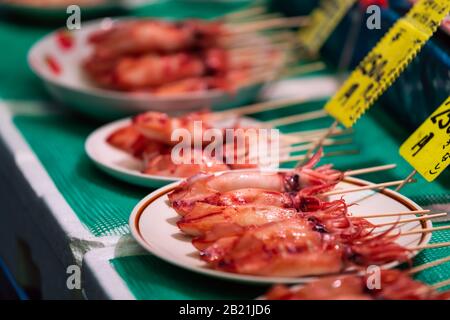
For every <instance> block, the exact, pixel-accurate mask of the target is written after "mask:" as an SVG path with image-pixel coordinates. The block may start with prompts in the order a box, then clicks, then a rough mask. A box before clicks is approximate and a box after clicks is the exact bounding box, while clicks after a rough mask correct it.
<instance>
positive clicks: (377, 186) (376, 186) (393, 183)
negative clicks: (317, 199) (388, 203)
mask: <svg viewBox="0 0 450 320" xmlns="http://www.w3.org/2000/svg"><path fill="white" fill-rule="evenodd" d="M410 182H415V180H414V181H408V183H410ZM402 183H403V180H398V181H391V182H384V183H378V184H373V185H368V186H363V187H357V188H350V189H344V190H333V191H329V192H325V193H322V196H332V195H336V194H345V193H351V192H358V191H364V190H371V189H382V188H386V187H392V186H398V185H400V184H402Z"/></svg>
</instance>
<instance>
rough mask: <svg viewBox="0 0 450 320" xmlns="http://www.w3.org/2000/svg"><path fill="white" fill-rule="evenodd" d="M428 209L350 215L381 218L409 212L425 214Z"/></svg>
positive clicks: (408, 213)
mask: <svg viewBox="0 0 450 320" xmlns="http://www.w3.org/2000/svg"><path fill="white" fill-rule="evenodd" d="M429 212H430V210H415V211H403V212H391V213H373V214H365V215H362V216H360V215H357V216H354V215H352V216H351V218H363V219H368V218H382V217H397V216H398V217H400V216H407V215H411V214H426V213H429Z"/></svg>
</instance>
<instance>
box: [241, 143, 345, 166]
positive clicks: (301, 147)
mask: <svg viewBox="0 0 450 320" xmlns="http://www.w3.org/2000/svg"><path fill="white" fill-rule="evenodd" d="M352 142H353V139H342V140H329V141H326V142H325V144H324V145H326V146H338V145H346V144H350V143H352ZM309 147H310V145H309V144H301V145H298V146H287V147H282V148H280V149H279V153H292V152H298V151H305V150H308V148H309ZM244 149H245V148H244ZM245 151H246V150H242V152H240V153H239V151H238V154H237V156H238V157H245V156H246V152H245ZM258 159H259V156H258V155H256V157H252V158H250V159H248V160H247V161H249V162H252V163H253V162H257V161H258Z"/></svg>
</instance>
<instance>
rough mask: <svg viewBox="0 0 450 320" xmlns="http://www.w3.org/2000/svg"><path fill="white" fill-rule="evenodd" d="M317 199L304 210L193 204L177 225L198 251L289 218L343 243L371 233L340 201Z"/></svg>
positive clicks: (364, 223)
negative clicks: (314, 204)
mask: <svg viewBox="0 0 450 320" xmlns="http://www.w3.org/2000/svg"><path fill="white" fill-rule="evenodd" d="M308 201H311V200H310V199H309V200H308ZM317 201H320V200H319V199H317ZM320 202H321V205H320V206H315V209H314V210H308V211H300V210H298V208H294V207H285V208H282V207H276V206H273V205H272V206H266V205H264V206H262V207H261V206H258V205H244V206H242V205H239V206H236V205H234V206H231V207H219V206H214V205H210V204H205V203H197V204H196V205H195V206H194V208H193V209H192V210H191V211H190V212H189V213H187V214H186V215H185V216H184V217H183V218H182V219H181V220H179V222H178V227H179V228H180V229H181V230H182V231H183V232H185V233H188V234H190V235H194V236H197V237H196V238H194V239H193V241H192V243H193V245H194V246H195V247H196V248H197V249H199V250H204V249H206V248H207V247H208V246H209V245H211V244H213V243H214V242H216V241H218V240H219V239H220V238H221V237H230V236H240V235H242V234H243V232H244V231H245V230H246V229H249V228H253V227H258V226H261V225H264V224H266V223H269V222H274V221H281V220H284V219H291V218H297V219H304V220H307V221H309V222H311V223H313V224H314V228H313V229H314V230H315V231H318V232H322V233H331V234H333V235H334V236H335V237H336V238H337V239H339V241H341V242H344V243H349V242H352V241H356V240H357V239H364V237H367V236H369V235H370V234H371V233H372V231H373V229H374V226H373V225H372V224H371V223H370V222H369V221H367V220H365V219H361V218H355V217H351V216H349V215H348V211H347V205H346V204H345V202H344V201H343V200H336V201H332V202H323V201H320ZM303 209H304V207H303ZM225 211H227V212H225ZM222 229H225V230H227V231H226V232H224V231H223V230H222ZM232 231H233V232H234V233H232ZM199 234H200V236H198V235H199Z"/></svg>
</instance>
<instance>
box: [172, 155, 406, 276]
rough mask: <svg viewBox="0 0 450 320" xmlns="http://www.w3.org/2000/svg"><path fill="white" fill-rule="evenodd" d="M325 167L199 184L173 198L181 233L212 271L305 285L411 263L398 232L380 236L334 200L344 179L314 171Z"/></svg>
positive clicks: (210, 178)
mask: <svg viewBox="0 0 450 320" xmlns="http://www.w3.org/2000/svg"><path fill="white" fill-rule="evenodd" d="M319 160H320V153H318V154H316V155H315V156H314V157H313V158H312V159H311V160H310V161H309V162H308V163H307V164H306V165H304V166H302V167H299V168H297V169H295V170H293V171H288V172H286V173H272V174H268V173H264V172H245V173H242V172H228V173H223V174H219V175H197V176H194V177H192V178H190V179H188V180H187V181H186V182H183V183H182V184H180V185H179V186H178V187H177V188H176V189H175V190H174V191H173V192H171V193H170V194H169V195H168V197H169V201H170V205H171V206H172V208H173V209H175V210H176V212H177V213H178V214H180V216H181V219H180V220H179V221H178V222H177V225H178V227H179V228H180V230H181V231H182V232H184V233H186V234H188V235H190V236H192V237H194V238H193V240H192V243H193V245H194V246H195V247H196V248H197V249H198V250H199V251H200V257H201V259H203V260H204V261H206V262H207V263H208V264H209V265H210V267H212V268H214V269H218V270H222V271H226V272H232V273H240V274H248V275H259V276H281V277H300V276H310V275H324V274H331V273H339V272H343V271H345V270H349V269H352V268H355V267H364V266H369V265H373V264H376V265H384V264H387V263H389V262H393V261H399V262H404V261H408V260H409V254H410V250H409V249H408V248H405V247H402V246H399V245H398V244H397V243H396V242H395V240H396V239H397V238H398V237H399V235H398V234H396V233H395V232H394V230H395V227H396V225H395V224H394V225H392V227H391V228H389V229H387V230H384V231H382V232H378V230H377V228H376V226H374V225H372V224H371V223H370V222H369V221H367V220H365V219H362V218H357V217H352V216H350V215H349V212H348V205H347V203H346V202H345V200H343V199H342V200H337V201H328V200H327V198H326V196H324V194H325V191H329V190H331V189H333V188H334V187H335V186H336V184H337V183H338V182H339V181H341V179H342V178H343V177H344V174H343V173H342V172H339V171H337V170H334V169H332V167H331V165H323V166H319V167H317V168H314V166H315V165H316V164H317V162H318V161H319Z"/></svg>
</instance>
